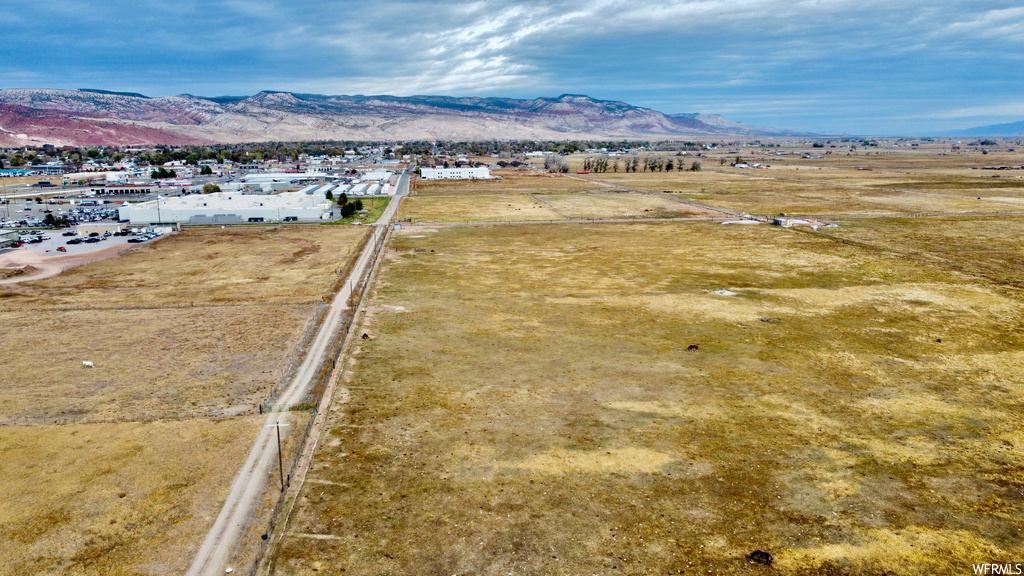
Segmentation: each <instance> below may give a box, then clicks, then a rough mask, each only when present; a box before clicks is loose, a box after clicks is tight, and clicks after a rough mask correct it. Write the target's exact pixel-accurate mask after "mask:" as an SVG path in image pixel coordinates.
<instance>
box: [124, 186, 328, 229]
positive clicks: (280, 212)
mask: <svg viewBox="0 0 1024 576" xmlns="http://www.w3.org/2000/svg"><path fill="white" fill-rule="evenodd" d="M317 192H318V190H310V189H307V190H304V191H300V192H285V193H283V194H276V195H272V196H253V195H243V194H239V193H238V192H217V193H214V194H203V195H191V196H180V197H172V198H158V199H157V200H151V201H149V202H140V203H138V204H125V205H124V206H122V207H121V208H120V209H119V210H118V214H119V217H120V219H121V221H122V222H124V221H128V223H130V224H131V225H132V226H144V225H149V224H156V223H164V224H169V223H179V224H241V223H246V222H322V221H325V220H333V219H334V217H335V214H336V213H337V205H336V204H334V203H333V202H330V201H329V200H327V199H326V198H325V197H324V194H323V193H322V192H321V193H317Z"/></svg>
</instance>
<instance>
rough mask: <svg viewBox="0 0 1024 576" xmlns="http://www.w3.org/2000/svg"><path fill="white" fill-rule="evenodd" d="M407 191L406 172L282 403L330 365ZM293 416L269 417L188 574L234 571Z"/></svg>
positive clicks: (205, 575)
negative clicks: (351, 306)
mask: <svg viewBox="0 0 1024 576" xmlns="http://www.w3.org/2000/svg"><path fill="white" fill-rule="evenodd" d="M408 191H409V176H408V174H403V175H402V177H401V178H400V179H399V183H398V189H397V191H396V193H395V197H394V198H393V199H392V201H391V203H390V204H388V207H387V208H386V209H385V210H384V213H383V214H381V217H380V219H378V220H377V222H376V223H375V224H374V225H373V226H374V229H373V236H372V238H371V239H370V241H369V242H367V244H366V248H364V249H363V252H362V254H360V255H359V259H358V260H357V261H356V264H355V266H354V267H353V269H352V272H351V274H350V276H349V278H351V279H353V281H351V282H346V283H345V284H344V286H343V287H342V289H341V290H339V291H338V294H337V295H336V296H335V297H334V301H333V302H332V303H331V308H330V311H329V312H328V313H327V316H326V317H325V318H324V322H323V324H322V325H321V327H320V330H319V331H318V332H317V334H316V337H315V338H314V339H313V342H312V344H310V346H309V349H308V351H307V352H306V356H305V357H304V358H303V360H302V364H301V365H300V366H299V369H298V370H297V372H296V374H295V378H294V379H293V380H292V382H291V383H290V384H289V385H288V387H287V388H286V389H285V391H284V392H283V393H282V394H281V396H280V398H279V399H278V400H277V402H276V404H278V405H292V404H296V403H298V402H299V401H300V400H301V399H302V398H303V397H304V396H305V395H306V393H307V392H308V391H309V390H310V388H311V387H312V386H313V385H314V384H315V383H316V376H317V374H318V372H319V371H320V366H322V365H323V362H325V361H327V360H328V358H327V357H326V356H327V352H328V349H329V347H330V344H331V341H332V340H334V337H335V335H336V334H337V333H338V331H339V330H340V329H341V327H342V325H343V319H344V313H345V311H346V310H347V309H348V301H349V296H351V294H352V290H353V287H354V284H355V281H354V280H356V279H359V278H361V277H362V276H363V274H364V273H365V272H366V270H367V268H368V267H369V265H370V263H371V262H372V261H373V258H374V256H375V250H374V248H375V247H376V246H377V245H378V243H379V242H380V241H381V239H382V238H383V236H384V235H385V234H387V229H388V226H389V223H390V222H391V220H392V219H393V218H394V217H395V213H396V211H397V210H398V204H399V201H400V197H401V196H404V195H406V194H407V193H408ZM293 421H294V418H293V417H292V415H291V413H289V412H278V413H272V414H269V415H268V416H267V418H266V419H265V420H264V422H263V426H261V427H260V430H259V432H258V433H257V436H256V441H255V442H254V443H253V446H252V448H251V449H250V450H249V456H248V457H247V458H246V460H245V464H243V465H242V469H241V470H240V471H239V473H238V475H237V476H235V479H234V481H233V482H232V484H231V490H230V492H229V493H228V497H227V500H226V501H225V502H224V506H223V508H221V511H220V514H219V515H218V516H217V519H216V521H214V524H213V528H211V529H210V531H209V532H208V533H207V535H206V538H205V539H204V540H203V544H202V546H201V547H200V548H199V552H198V553H197V554H196V557H195V559H194V560H193V561H192V566H191V567H190V568H189V570H188V572H187V574H188V575H189V576H212V575H214V574H224V573H225V570H227V569H228V568H230V566H229V565H228V564H227V562H228V559H229V557H230V554H231V551H232V550H234V549H235V546H236V545H237V543H238V542H239V540H240V539H241V536H242V533H243V532H244V530H245V528H246V526H247V524H248V523H249V521H250V520H251V519H252V517H253V514H254V513H255V511H256V510H257V508H258V507H259V505H260V500H261V499H260V496H261V495H262V494H263V491H264V490H266V489H267V488H268V486H267V478H268V477H269V476H270V472H271V471H272V470H273V468H274V467H276V466H277V436H276V434H277V432H276V430H274V426H275V425H279V424H293ZM292 431H293V426H286V427H282V428H281V437H282V438H285V437H287V436H288V435H290V434H291V433H292Z"/></svg>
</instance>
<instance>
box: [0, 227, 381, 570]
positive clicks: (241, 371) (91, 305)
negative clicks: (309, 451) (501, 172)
mask: <svg viewBox="0 0 1024 576" xmlns="http://www.w3.org/2000/svg"><path fill="white" fill-rule="evenodd" d="M362 235H363V232H362V231H361V230H359V229H357V228H348V227H319V226H318V227H305V226H296V227H282V228H255V227H253V228H249V227H246V228H238V229H232V230H220V229H195V230H188V231H186V232H183V233H181V234H179V235H176V236H172V237H169V238H166V239H163V240H160V241H158V242H156V243H154V244H152V245H144V246H140V247H137V248H134V249H132V250H129V251H128V252H126V253H124V254H122V255H120V256H117V257H115V258H111V259H107V260H103V261H100V262H96V263H92V264H88V265H85V266H81V267H78V268H74V269H71V270H69V271H66V272H64V273H63V274H61V275H59V276H55V277H52V278H47V279H45V280H40V281H35V282H27V283H24V284H18V285H6V286H4V287H2V288H0V290H2V292H0V296H2V297H0V319H2V322H3V325H4V327H5V330H4V331H3V332H2V333H0V340H2V345H3V348H4V350H5V354H4V355H3V357H2V359H0V373H3V374H4V375H5V377H4V385H3V386H2V387H0V398H2V403H0V423H2V424H3V425H2V426H0V446H2V447H3V448H2V449H3V454H4V471H5V473H7V476H8V484H9V486H8V488H9V489H8V490H6V491H5V492H4V494H3V496H0V522H3V524H4V526H5V536H4V538H2V539H0V566H2V568H0V574H43V573H64V574H138V573H182V572H184V570H185V569H186V568H187V566H188V563H189V562H190V561H191V556H192V555H193V554H194V551H195V550H196V548H198V546H199V543H200V541H201V540H202V538H203V535H204V534H205V532H206V530H208V529H209V526H210V525H211V524H212V521H213V518H214V517H215V516H216V515H217V513H218V512H219V507H220V503H221V502H222V501H223V499H224V496H225V494H226V492H227V487H228V485H229V484H230V482H231V479H232V477H233V476H234V475H235V474H236V473H237V471H238V469H239V467H240V466H241V463H242V461H243V460H244V458H245V455H246V453H247V452H248V450H249V447H250V446H251V444H252V439H253V438H254V437H255V434H256V431H257V430H258V429H259V426H260V425H261V422H262V421H261V420H260V419H259V416H258V415H256V414H257V405H258V404H259V402H260V401H262V400H263V399H264V397H265V396H266V394H267V393H268V392H269V390H270V388H271V387H272V386H273V385H274V384H275V383H276V382H277V381H278V379H279V378H281V377H282V375H283V374H284V373H285V371H286V369H287V366H288V365H289V361H290V359H291V358H292V356H293V355H294V354H295V349H296V347H297V346H298V344H299V342H300V336H301V335H302V333H303V330H304V329H305V328H306V326H307V325H308V323H309V322H310V320H311V318H312V316H313V313H314V310H315V308H316V306H317V304H318V303H319V302H320V301H321V300H322V298H324V297H325V295H327V294H329V293H330V291H331V290H332V287H333V286H334V285H335V283H336V281H337V273H338V272H339V270H340V268H341V267H342V266H344V263H345V261H346V260H347V259H348V256H349V255H350V254H351V252H352V251H353V250H354V249H355V248H356V246H357V245H358V243H359V241H360V239H361V238H362ZM85 360H88V361H91V362H93V363H94V365H95V368H92V369H89V368H83V365H82V362H83V361H85ZM287 449H288V450H293V449H294V447H293V446H288V447H287Z"/></svg>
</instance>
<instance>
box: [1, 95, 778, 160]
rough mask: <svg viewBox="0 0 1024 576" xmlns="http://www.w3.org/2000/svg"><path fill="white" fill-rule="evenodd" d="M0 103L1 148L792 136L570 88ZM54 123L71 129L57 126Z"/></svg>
mask: <svg viewBox="0 0 1024 576" xmlns="http://www.w3.org/2000/svg"><path fill="white" fill-rule="evenodd" d="M0 106H6V108H3V109H0V110H6V115H0V146H16V145H25V144H43V143H47V144H54V145H90V146H97V145H126V144H140V145H146V144H161V143H164V144H186V143H200V142H209V143H213V142H220V143H235V142H257V141H296V140H434V139H446V140H447V139H456V140H485V139H545V140H548V139H550V140H562V139H652V140H665V139H675V138H679V139H689V138H693V139H701V138H725V137H733V136H735V137H759V136H765V137H767V136H791V135H795V133H793V132H789V131H785V130H778V129H774V128H764V127H755V126H748V125H746V124H741V123H738V122H733V121H731V120H729V119H727V118H724V117H722V116H718V115H706V114H674V115H666V114H663V113H661V112H658V111H656V110H651V109H649V108H641V107H637V106H632V105H630V104H627V103H625V102H613V101H606V100H595V99H593V98H590V97H588V96H582V95H574V94H564V95H562V96H559V97H557V98H535V99H532V100H521V99H512V98H472V97H467V98H456V97H450V96H409V97H397V96H363V95H355V96H325V95H319V94H293V93H290V92H269V91H268V92H260V93H258V94H255V95H253V96H247V97H243V96H237V97H235V96H223V97H215V98H203V97H198V96H192V95H188V94H183V95H180V96H170V97H164V98H150V97H147V96H144V95H142V94H135V93H126V92H111V91H105V90H95V89H88V90H48V89H6V90H0ZM12 106H13V107H17V108H11V107H12ZM4 118H8V119H16V122H14V121H13V120H10V121H7V120H4ZM5 122H6V123H5ZM62 122H66V123H69V124H68V125H72V124H73V125H74V128H73V129H68V130H60V129H59V127H60V126H61V123H62Z"/></svg>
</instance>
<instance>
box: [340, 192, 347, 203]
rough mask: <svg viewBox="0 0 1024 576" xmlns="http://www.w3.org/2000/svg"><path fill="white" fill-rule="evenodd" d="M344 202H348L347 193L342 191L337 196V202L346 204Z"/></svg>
mask: <svg viewBox="0 0 1024 576" xmlns="http://www.w3.org/2000/svg"><path fill="white" fill-rule="evenodd" d="M346 203H348V194H345V193H344V192H342V193H341V194H340V195H339V196H338V204H339V205H340V204H346Z"/></svg>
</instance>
